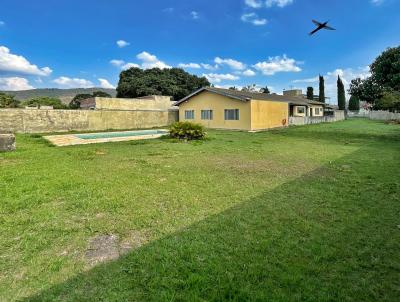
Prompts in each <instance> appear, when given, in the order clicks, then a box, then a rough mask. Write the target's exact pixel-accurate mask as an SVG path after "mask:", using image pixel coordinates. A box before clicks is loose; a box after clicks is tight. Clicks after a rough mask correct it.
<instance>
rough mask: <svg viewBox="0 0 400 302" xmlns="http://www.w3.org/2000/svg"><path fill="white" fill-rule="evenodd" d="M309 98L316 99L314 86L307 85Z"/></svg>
mask: <svg viewBox="0 0 400 302" xmlns="http://www.w3.org/2000/svg"><path fill="white" fill-rule="evenodd" d="M307 99H309V100H314V88H313V87H307Z"/></svg>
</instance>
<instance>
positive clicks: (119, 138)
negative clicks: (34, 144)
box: [44, 129, 169, 147]
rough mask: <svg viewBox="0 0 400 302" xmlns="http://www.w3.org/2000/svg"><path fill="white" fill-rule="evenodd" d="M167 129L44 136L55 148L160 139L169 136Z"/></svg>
mask: <svg viewBox="0 0 400 302" xmlns="http://www.w3.org/2000/svg"><path fill="white" fill-rule="evenodd" d="M168 132H169V131H168V130H166V129H150V130H134V131H118V132H97V133H82V134H64V135H50V136H44V138H45V139H47V140H48V141H49V142H51V143H52V144H53V145H55V146H59V147H62V146H72V145H87V144H99V143H111V142H124V141H133V140H142V139H153V138H160V137H162V136H164V135H166V134H168Z"/></svg>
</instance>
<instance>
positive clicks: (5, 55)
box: [0, 46, 52, 76]
mask: <svg viewBox="0 0 400 302" xmlns="http://www.w3.org/2000/svg"><path fill="white" fill-rule="evenodd" d="M2 71H4V72H9V73H21V74H29V75H38V76H48V75H50V74H51V73H52V70H51V69H50V68H49V67H42V68H39V67H38V66H36V65H34V64H31V63H30V62H29V61H28V60H27V59H25V58H24V57H23V56H19V55H15V54H12V53H11V52H10V50H9V49H8V48H7V47H5V46H0V72H2Z"/></svg>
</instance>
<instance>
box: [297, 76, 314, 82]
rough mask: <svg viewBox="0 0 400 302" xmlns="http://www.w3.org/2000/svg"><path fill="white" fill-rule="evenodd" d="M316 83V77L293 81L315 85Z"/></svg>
mask: <svg viewBox="0 0 400 302" xmlns="http://www.w3.org/2000/svg"><path fill="white" fill-rule="evenodd" d="M318 81H319V78H318V76H316V77H314V78H308V79H298V80H294V81H293V83H316V82H318Z"/></svg>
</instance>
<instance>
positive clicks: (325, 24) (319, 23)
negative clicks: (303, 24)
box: [310, 20, 336, 36]
mask: <svg viewBox="0 0 400 302" xmlns="http://www.w3.org/2000/svg"><path fill="white" fill-rule="evenodd" d="M312 22H313V23H314V24H315V25H316V26H317V28H316V29H314V30H313V31H312V32H310V36H311V35H313V34H315V33H316V32H317V31H319V30H321V29H328V30H336V29H334V28H333V27H330V26H328V22H329V21H326V22H325V23H321V22H318V21H315V20H312Z"/></svg>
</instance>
